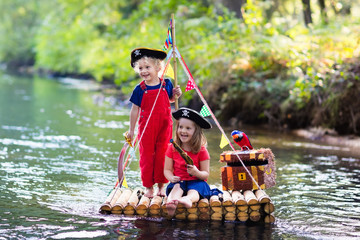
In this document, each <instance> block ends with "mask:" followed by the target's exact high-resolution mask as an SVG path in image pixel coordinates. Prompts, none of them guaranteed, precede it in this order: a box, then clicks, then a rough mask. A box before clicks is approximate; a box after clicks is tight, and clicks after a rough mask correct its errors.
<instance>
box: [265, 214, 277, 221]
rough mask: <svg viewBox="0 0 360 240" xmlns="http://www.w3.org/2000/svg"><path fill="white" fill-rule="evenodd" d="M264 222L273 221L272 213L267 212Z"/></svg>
mask: <svg viewBox="0 0 360 240" xmlns="http://www.w3.org/2000/svg"><path fill="white" fill-rule="evenodd" d="M264 222H265V223H274V222H275V217H274V215H273V214H268V215H266V216H265V218H264Z"/></svg>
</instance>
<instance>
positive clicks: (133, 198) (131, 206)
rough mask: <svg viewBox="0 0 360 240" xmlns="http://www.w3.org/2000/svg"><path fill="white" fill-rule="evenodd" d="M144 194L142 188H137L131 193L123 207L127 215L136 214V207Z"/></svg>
mask: <svg viewBox="0 0 360 240" xmlns="http://www.w3.org/2000/svg"><path fill="white" fill-rule="evenodd" d="M141 194H142V189H141V188H139V187H138V188H135V189H134V191H133V192H132V193H131V195H130V198H129V200H128V202H127V204H126V206H125V208H124V209H123V211H124V214H125V215H134V213H135V208H136V206H137V205H138V203H139V197H140V196H141Z"/></svg>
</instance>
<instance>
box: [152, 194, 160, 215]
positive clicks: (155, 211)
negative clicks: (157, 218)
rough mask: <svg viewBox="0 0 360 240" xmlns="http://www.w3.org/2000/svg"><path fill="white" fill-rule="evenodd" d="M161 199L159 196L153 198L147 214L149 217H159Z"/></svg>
mask: <svg viewBox="0 0 360 240" xmlns="http://www.w3.org/2000/svg"><path fill="white" fill-rule="evenodd" d="M162 201H163V199H162V197H160V196H155V197H153V199H152V200H151V202H150V207H149V212H150V215H159V214H160V210H161V203H162Z"/></svg>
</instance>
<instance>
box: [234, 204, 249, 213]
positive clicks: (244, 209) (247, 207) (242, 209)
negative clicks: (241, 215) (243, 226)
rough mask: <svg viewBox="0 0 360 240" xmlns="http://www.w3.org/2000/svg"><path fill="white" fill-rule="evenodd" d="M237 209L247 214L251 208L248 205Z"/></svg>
mask: <svg viewBox="0 0 360 240" xmlns="http://www.w3.org/2000/svg"><path fill="white" fill-rule="evenodd" d="M236 209H237V210H238V211H239V212H247V211H248V209H249V206H248V205H240V206H237V207H236Z"/></svg>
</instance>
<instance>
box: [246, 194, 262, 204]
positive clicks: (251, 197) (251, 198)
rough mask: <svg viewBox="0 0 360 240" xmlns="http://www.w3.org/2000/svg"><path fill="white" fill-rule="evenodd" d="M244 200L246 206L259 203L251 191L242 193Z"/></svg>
mask: <svg viewBox="0 0 360 240" xmlns="http://www.w3.org/2000/svg"><path fill="white" fill-rule="evenodd" d="M244 198H245V201H246V203H247V204H248V205H254V204H258V203H259V202H258V200H257V198H256V196H255V194H254V193H253V192H252V191H251V190H246V191H245V192H244Z"/></svg>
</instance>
